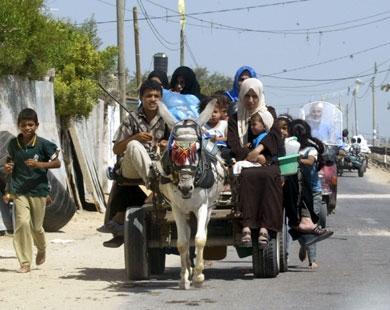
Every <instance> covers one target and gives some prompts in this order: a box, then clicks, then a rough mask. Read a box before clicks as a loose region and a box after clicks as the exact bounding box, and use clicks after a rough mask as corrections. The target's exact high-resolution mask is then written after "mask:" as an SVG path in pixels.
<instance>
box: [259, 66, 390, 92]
mask: <svg viewBox="0 0 390 310" xmlns="http://www.w3.org/2000/svg"><path fill="white" fill-rule="evenodd" d="M389 61H390V58H388V59H386V60H384V61H382V62H380V63H379V64H378V65H377V67H378V68H379V67H381V66H382V65H384V64H386V63H388V62H389ZM389 70H390V68H389ZM371 71H372V68H371V67H370V68H368V69H366V70H363V71H360V72H358V73H357V75H361V74H364V73H366V72H371ZM260 77H261V75H260ZM342 81H344V80H342ZM338 82H341V81H339V80H337V81H329V82H321V83H316V84H304V85H302V84H300V85H294V86H285V85H269V84H268V87H270V88H278V89H297V88H311V87H318V86H323V85H329V84H335V83H338Z"/></svg>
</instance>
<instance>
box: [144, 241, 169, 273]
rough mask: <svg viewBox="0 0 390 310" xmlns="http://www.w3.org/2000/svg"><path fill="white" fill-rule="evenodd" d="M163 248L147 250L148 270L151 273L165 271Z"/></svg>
mask: <svg viewBox="0 0 390 310" xmlns="http://www.w3.org/2000/svg"><path fill="white" fill-rule="evenodd" d="M165 255H166V254H165V249H158V248H151V249H149V250H148V257H149V270H150V273H151V274H154V275H158V274H163V273H164V271H165Z"/></svg>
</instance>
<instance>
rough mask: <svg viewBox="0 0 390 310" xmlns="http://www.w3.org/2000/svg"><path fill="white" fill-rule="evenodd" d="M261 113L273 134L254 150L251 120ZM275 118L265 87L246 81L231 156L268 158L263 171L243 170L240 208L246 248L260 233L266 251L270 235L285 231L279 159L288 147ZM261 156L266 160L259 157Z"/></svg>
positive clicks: (232, 126) (232, 121)
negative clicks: (267, 100)
mask: <svg viewBox="0 0 390 310" xmlns="http://www.w3.org/2000/svg"><path fill="white" fill-rule="evenodd" d="M255 113H260V115H261V116H262V118H263V121H265V123H268V126H269V127H270V128H269V132H268V133H267V136H266V137H265V138H264V139H263V140H262V141H261V143H260V145H259V146H258V147H257V148H255V149H254V150H250V149H249V148H248V147H247V144H248V141H252V138H253V133H252V132H251V129H250V124H249V119H250V117H251V116H252V115H253V114H255ZM272 123H273V117H272V115H271V114H270V112H269V111H268V109H267V107H266V105H265V100H264V94H263V85H262V83H261V82H260V81H259V80H258V79H256V78H249V79H246V80H245V81H244V82H243V83H242V84H241V88H240V94H239V102H238V111H237V114H234V115H233V116H232V117H230V118H229V125H228V140H227V142H228V145H229V147H230V149H231V153H232V154H231V155H232V156H233V157H234V158H235V159H236V160H249V161H255V160H256V159H257V158H264V157H265V162H264V160H262V162H260V164H261V165H262V166H261V167H252V168H246V169H243V170H242V172H241V174H240V176H239V188H238V192H239V207H240V209H241V212H242V216H243V220H242V225H243V230H242V240H241V241H242V243H243V245H248V246H249V245H252V234H251V232H252V231H254V230H257V231H258V232H259V238H258V242H259V245H260V246H261V247H266V246H267V245H268V240H269V231H275V232H277V231H281V229H282V223H283V206H282V202H283V191H282V181H281V176H280V170H279V166H278V164H277V158H278V157H280V156H283V155H284V153H285V151H284V145H283V141H282V138H281V135H280V133H279V130H278V129H277V128H276V126H273V125H272ZM260 152H261V154H262V155H264V156H260V157H259V156H258V155H259V153H260Z"/></svg>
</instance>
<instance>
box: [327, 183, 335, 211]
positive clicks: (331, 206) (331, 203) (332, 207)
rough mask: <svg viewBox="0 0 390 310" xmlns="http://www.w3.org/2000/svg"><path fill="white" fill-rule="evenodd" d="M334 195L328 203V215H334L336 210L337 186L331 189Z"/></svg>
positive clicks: (331, 195)
mask: <svg viewBox="0 0 390 310" xmlns="http://www.w3.org/2000/svg"><path fill="white" fill-rule="evenodd" d="M331 189H332V194H330V196H329V200H328V202H327V204H328V206H327V209H328V214H330V213H332V212H333V211H334V210H335V209H336V203H337V185H336V186H333V185H332V187H331Z"/></svg>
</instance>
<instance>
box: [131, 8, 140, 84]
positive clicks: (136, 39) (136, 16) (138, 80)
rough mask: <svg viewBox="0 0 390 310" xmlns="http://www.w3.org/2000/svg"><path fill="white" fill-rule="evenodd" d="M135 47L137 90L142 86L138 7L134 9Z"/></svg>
mask: <svg viewBox="0 0 390 310" xmlns="http://www.w3.org/2000/svg"><path fill="white" fill-rule="evenodd" d="M133 25H134V47H135V77H136V81H137V88H138V87H139V86H140V85H141V53H140V48H139V27H138V12H137V7H133Z"/></svg>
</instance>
